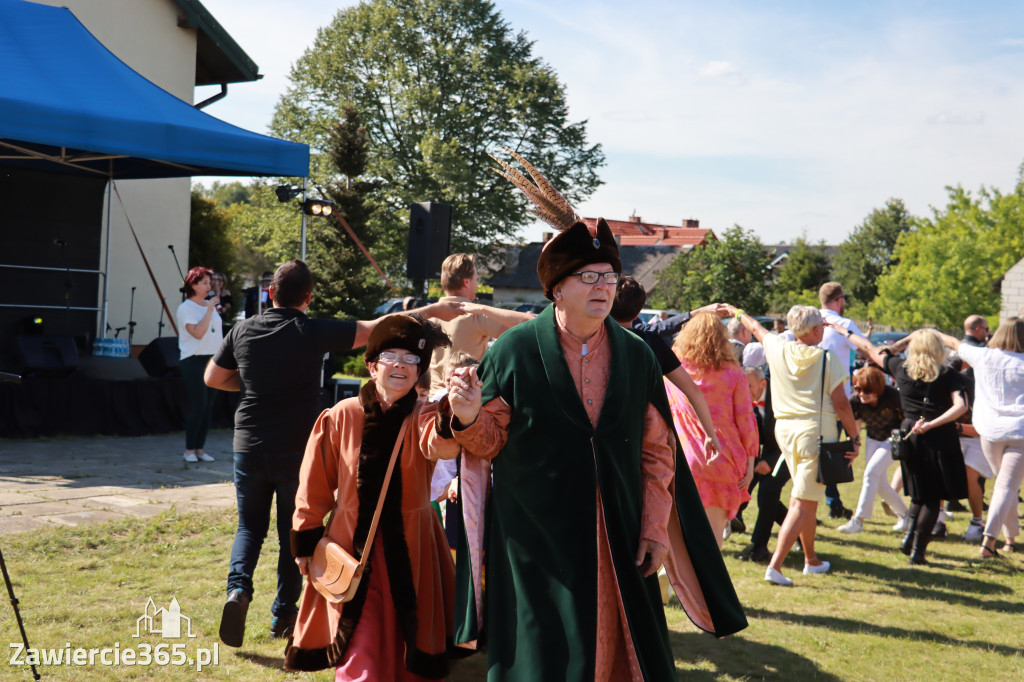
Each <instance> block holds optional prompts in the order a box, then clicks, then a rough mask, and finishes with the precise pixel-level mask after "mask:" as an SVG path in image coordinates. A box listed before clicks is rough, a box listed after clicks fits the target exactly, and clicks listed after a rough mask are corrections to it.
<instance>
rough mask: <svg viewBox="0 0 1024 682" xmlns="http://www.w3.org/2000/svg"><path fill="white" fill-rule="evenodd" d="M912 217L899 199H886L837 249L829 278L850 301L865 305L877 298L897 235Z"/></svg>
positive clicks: (904, 231) (893, 250)
mask: <svg viewBox="0 0 1024 682" xmlns="http://www.w3.org/2000/svg"><path fill="white" fill-rule="evenodd" d="M913 220H914V219H913V217H912V216H911V215H910V214H909V213H908V212H907V209H906V207H904V205H903V200H902V199H889V200H888V201H887V202H885V207H884V208H876V209H875V210H874V211H872V212H871V213H870V214H869V215H868V217H867V218H865V219H864V222H863V223H861V224H860V225H859V226H858V227H857V228H856V229H854V231H853V232H852V233H851V234H850V236H849V237H847V239H846V241H844V242H843V243H842V244H840V245H839V248H838V249H837V250H836V255H835V257H834V258H833V259H832V277H833V278H834V279H835V280H836V281H837V282H840V283H841V284H842V285H843V290H844V291H845V292H846V293H847V294H849V295H850V297H851V298H852V299H853V301H848V303H851V304H852V303H853V302H854V301H855V302H856V303H859V304H864V305H868V304H870V303H871V302H872V301H874V300H875V296H877V295H878V278H879V277H881V276H882V273H883V272H885V270H886V269H887V268H888V267H890V266H891V265H893V263H894V262H895V259H894V252H895V250H896V242H897V241H898V240H899V238H900V235H902V234H905V233H907V232H910V230H911V229H912V227H913Z"/></svg>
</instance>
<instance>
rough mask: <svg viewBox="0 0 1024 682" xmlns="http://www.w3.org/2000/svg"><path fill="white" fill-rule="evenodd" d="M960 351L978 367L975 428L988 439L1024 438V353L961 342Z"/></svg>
mask: <svg viewBox="0 0 1024 682" xmlns="http://www.w3.org/2000/svg"><path fill="white" fill-rule="evenodd" d="M957 354H958V355H959V356H960V357H961V358H963V360H964V361H965V362H967V363H969V364H970V365H971V367H973V368H974V414H973V417H972V419H971V423H973V424H974V428H976V429H977V430H978V433H979V434H981V436H982V438H984V439H985V440H988V441H1004V440H1022V439H1024V353H1014V352H1012V351H1008V350H1002V349H1000V348H978V347H976V346H971V345H969V344H966V343H961V344H960V347H959V349H958V350H957Z"/></svg>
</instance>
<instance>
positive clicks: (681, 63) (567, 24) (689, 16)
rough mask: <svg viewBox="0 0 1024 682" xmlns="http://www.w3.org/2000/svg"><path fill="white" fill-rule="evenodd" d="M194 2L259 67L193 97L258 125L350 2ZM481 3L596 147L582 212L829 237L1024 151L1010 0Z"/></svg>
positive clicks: (770, 235)
mask: <svg viewBox="0 0 1024 682" xmlns="http://www.w3.org/2000/svg"><path fill="white" fill-rule="evenodd" d="M203 2H204V5H205V6H206V7H207V8H208V9H209V10H210V11H211V12H212V13H213V15H214V16H215V17H216V18H217V20H218V21H220V23H221V24H222V25H223V26H224V27H225V28H226V29H227V30H228V32H229V33H231V35H232V36H233V37H234V38H235V39H236V40H237V41H238V43H239V44H240V45H241V47H242V49H244V50H245V51H246V52H247V53H248V54H249V56H250V57H252V58H253V60H254V61H255V62H256V63H257V64H258V65H259V67H260V72H261V73H263V74H264V75H265V77H264V79H263V80H261V81H259V82H256V83H251V84H244V85H234V86H231V88H230V90H229V95H228V97H227V98H226V99H225V100H223V101H221V102H218V103H216V104H214V105H212V106H210V107H209V108H207V111H208V112H209V113H211V114H213V115H214V116H217V117H219V118H222V119H224V120H226V121H228V122H230V123H234V124H236V125H240V126H242V127H245V128H249V129H251V130H255V131H259V132H264V131H266V129H267V125H268V124H269V122H270V118H271V116H272V114H273V108H274V104H275V103H276V102H277V100H278V98H279V96H280V95H281V93H282V92H284V90H285V88H286V87H287V73H288V69H289V68H290V66H291V64H292V63H293V62H294V61H295V60H296V59H297V58H298V57H299V56H300V55H301V54H302V52H303V51H304V50H305V49H306V47H307V46H308V45H310V44H311V43H312V41H313V38H314V36H315V31H316V28H317V27H318V26H320V25H323V24H326V23H328V22H329V21H330V20H331V18H332V17H333V16H334V14H335V12H336V11H337V10H338V9H339V7H344V6H348V5H350V4H352V3H351V2H339V1H338V0H334V1H333V2H325V1H321V0H302V2H300V3H296V4H295V5H293V9H292V10H291V11H290V13H285V12H283V11H282V6H281V4H280V3H278V2H271V1H270V0H203ZM495 4H496V6H497V8H498V10H499V11H500V12H501V13H502V15H503V16H504V17H505V19H506V20H507V21H508V22H509V24H510V25H511V27H512V28H513V30H520V31H525V32H526V33H527V35H528V36H529V37H530V38H531V39H532V40H534V41H535V45H534V53H535V54H536V55H537V56H539V57H540V58H541V59H543V60H544V61H545V62H546V63H547V64H549V65H550V66H551V67H553V68H554V70H555V71H556V73H557V74H558V76H559V78H560V79H561V81H562V83H563V84H564V85H565V87H566V91H567V96H568V101H569V105H570V112H571V116H572V119H573V120H580V119H586V120H588V121H589V125H588V130H589V135H590V139H591V140H592V141H593V142H599V143H601V144H602V145H603V147H604V151H605V154H606V156H607V165H606V166H605V167H604V168H603V169H602V170H601V177H602V179H603V180H604V181H605V184H604V185H603V186H602V187H601V188H600V189H599V190H598V191H597V192H596V193H595V194H594V195H593V196H592V197H591V198H590V199H589V200H588V201H587V202H586V203H583V204H582V205H580V206H578V207H577V208H578V210H579V211H580V212H581V213H582V214H584V215H588V216H597V215H601V216H604V217H607V218H617V219H624V218H626V217H627V216H629V215H632V214H634V212H635V214H636V215H639V216H641V217H642V218H643V219H644V220H648V221H652V222H663V223H667V224H679V222H680V221H681V220H682V219H684V218H696V219H698V220H700V223H701V226H703V227H710V228H712V229H714V230H716V231H718V232H721V231H723V230H725V229H727V228H729V227H731V226H732V225H733V224H739V225H741V226H743V227H744V228H747V229H751V230H753V231H754V232H756V233H757V234H758V235H759V236H760V237H761V239H762V241H764V242H765V243H775V242H778V241H792V240H793V239H795V238H797V237H799V236H800V235H801V234H803V233H806V234H807V236H808V237H809V238H811V239H812V240H814V241H817V240H820V239H824V240H825V241H826V242H828V243H830V244H837V243H839V242H841V241H842V240H843V239H845V238H846V236H847V235H848V234H849V233H850V231H851V230H852V229H854V228H855V227H856V226H857V225H859V224H860V223H861V222H862V221H863V220H864V218H865V217H866V216H867V215H868V214H869V213H870V212H871V211H872V210H873V209H875V208H879V207H881V206H883V205H884V203H885V202H886V200H887V199H889V198H890V197H899V198H901V199H903V200H904V202H905V203H906V205H907V208H908V209H909V210H910V211H911V212H912V213H914V214H915V215H930V212H931V209H930V207H932V206H935V207H942V206H944V205H945V203H946V191H945V186H947V185H962V186H963V187H964V188H966V189H969V190H976V189H978V188H979V187H980V186H982V185H985V186H987V187H996V188H998V189H1001V190H1003V191H1010V190H1011V189H1012V188H1013V186H1014V183H1015V182H1016V178H1017V173H1018V167H1019V166H1020V164H1021V163H1022V162H1024V122H1022V121H1021V114H1022V113H1024V79H1021V78H1020V74H1022V73H1024V4H1021V3H1017V2H986V3H958V2H923V1H917V2H913V1H909V2H881V1H876V2H871V1H865V2H857V3H831V2H772V3H764V2H739V1H733V2H728V1H726V2H716V3H706V2H689V1H674V2H671V1H667V0H666V1H656V0H634V1H633V2H630V3H624V2H604V1H593V0H592V1H590V2H575V1H574V0H569V1H565V0H558V1H556V2H551V1H550V0H549V1H548V2H541V1H536V0H499V1H498V2H496V3H495ZM299 8H301V9H299ZM205 96H207V95H205V94H204V93H203V92H202V91H200V92H199V93H198V94H197V99H198V98H201V97H205ZM540 231H541V228H540V227H539V226H538V227H536V228H533V229H530V230H528V231H527V232H526V233H525V234H524V237H525V238H527V239H536V238H538V237H539V233H540Z"/></svg>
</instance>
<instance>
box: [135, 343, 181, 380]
mask: <svg viewBox="0 0 1024 682" xmlns="http://www.w3.org/2000/svg"><path fill="white" fill-rule="evenodd" d="M180 357H181V353H180V352H179V351H178V337H177V336H161V337H159V338H156V339H153V341H152V342H151V343H150V344H149V345H148V346H146V347H145V348H144V349H143V350H142V352H141V353H139V362H141V363H142V367H143V368H144V369H145V370H146V373H147V374H149V376H151V377H165V376H171V375H173V376H181V363H180V362H179V358H180Z"/></svg>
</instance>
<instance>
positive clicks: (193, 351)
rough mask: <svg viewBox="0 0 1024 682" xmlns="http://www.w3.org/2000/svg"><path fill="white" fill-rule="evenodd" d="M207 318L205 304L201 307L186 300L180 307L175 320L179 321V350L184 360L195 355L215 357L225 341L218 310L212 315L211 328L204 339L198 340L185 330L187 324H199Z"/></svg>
mask: <svg viewBox="0 0 1024 682" xmlns="http://www.w3.org/2000/svg"><path fill="white" fill-rule="evenodd" d="M205 316H206V305H205V304H204V305H200V304H199V303H196V302H194V301H190V300H189V299H187V298H186V299H185V300H184V301H182V302H181V305H179V306H178V312H177V314H176V315H175V318H176V319H177V321H178V350H179V351H181V359H182V360H184V359H185V358H188V357H191V356H193V355H213V354H214V353H215V352H216V351H217V349H218V348H220V342H221V341H223V340H224V328H223V326H222V325H223V323H222V322H221V319H220V315H218V314H217V311H216V310H215V311H213V313H211V314H210V326H209V328H208V329H207V330H206V333H205V334H203V338H201V339H197V338H196V337H194V336H192V335H191V334H189V333H188V329H186V328H185V325H186V324H199V323H200V322H202V321H203V317H205Z"/></svg>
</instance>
